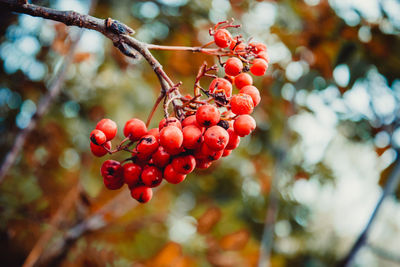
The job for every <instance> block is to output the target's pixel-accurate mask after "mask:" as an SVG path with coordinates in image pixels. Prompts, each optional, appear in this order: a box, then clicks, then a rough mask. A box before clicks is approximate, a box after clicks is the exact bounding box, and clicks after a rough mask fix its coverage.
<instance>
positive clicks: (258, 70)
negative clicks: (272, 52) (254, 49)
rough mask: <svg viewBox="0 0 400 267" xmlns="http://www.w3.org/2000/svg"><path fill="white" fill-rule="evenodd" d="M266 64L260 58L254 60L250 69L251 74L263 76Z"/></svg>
mask: <svg viewBox="0 0 400 267" xmlns="http://www.w3.org/2000/svg"><path fill="white" fill-rule="evenodd" d="M267 68H268V63H267V61H265V60H264V59H262V58H256V59H254V60H253V65H252V66H251V67H250V71H251V73H253V74H254V75H255V76H263V75H264V74H265V72H266V71H267Z"/></svg>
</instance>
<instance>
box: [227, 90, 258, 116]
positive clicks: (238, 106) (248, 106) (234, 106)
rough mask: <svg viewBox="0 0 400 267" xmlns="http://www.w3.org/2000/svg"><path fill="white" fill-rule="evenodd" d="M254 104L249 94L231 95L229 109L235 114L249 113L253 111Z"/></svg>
mask: <svg viewBox="0 0 400 267" xmlns="http://www.w3.org/2000/svg"><path fill="white" fill-rule="evenodd" d="M253 109H254V104H253V99H252V98H251V96H249V95H246V94H237V95H234V96H232V99H231V110H232V112H233V113H235V114H236V115H243V114H250V113H252V112H253Z"/></svg>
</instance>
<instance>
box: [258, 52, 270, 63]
mask: <svg viewBox="0 0 400 267" xmlns="http://www.w3.org/2000/svg"><path fill="white" fill-rule="evenodd" d="M257 57H258V58H262V59H264V60H265V62H267V63H269V55H268V53H267V51H261V52H258V53H257Z"/></svg>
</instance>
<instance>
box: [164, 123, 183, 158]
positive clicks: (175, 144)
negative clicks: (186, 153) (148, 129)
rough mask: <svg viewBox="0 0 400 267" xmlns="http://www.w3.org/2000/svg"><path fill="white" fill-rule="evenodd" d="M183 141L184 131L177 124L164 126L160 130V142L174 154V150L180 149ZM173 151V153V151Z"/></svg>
mask: <svg viewBox="0 0 400 267" xmlns="http://www.w3.org/2000/svg"><path fill="white" fill-rule="evenodd" d="M182 143H183V134H182V131H181V130H180V129H179V128H178V127H176V126H172V125H171V126H167V127H164V128H163V129H162V130H161V132H160V144H161V145H162V146H163V147H164V148H165V150H166V151H167V152H168V153H170V154H173V153H174V151H176V150H178V149H179V148H180V147H181V146H182ZM171 152H172V153H171Z"/></svg>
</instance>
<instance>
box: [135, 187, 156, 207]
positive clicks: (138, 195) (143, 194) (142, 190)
mask: <svg viewBox="0 0 400 267" xmlns="http://www.w3.org/2000/svg"><path fill="white" fill-rule="evenodd" d="M131 196H132V197H133V198H134V199H136V200H137V201H139V202H140V203H147V202H149V201H150V199H151V198H152V197H153V190H151V188H150V187H147V186H139V187H135V188H132V189H131Z"/></svg>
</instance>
